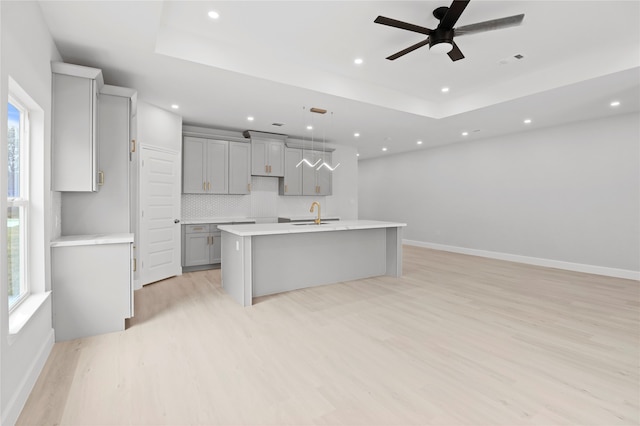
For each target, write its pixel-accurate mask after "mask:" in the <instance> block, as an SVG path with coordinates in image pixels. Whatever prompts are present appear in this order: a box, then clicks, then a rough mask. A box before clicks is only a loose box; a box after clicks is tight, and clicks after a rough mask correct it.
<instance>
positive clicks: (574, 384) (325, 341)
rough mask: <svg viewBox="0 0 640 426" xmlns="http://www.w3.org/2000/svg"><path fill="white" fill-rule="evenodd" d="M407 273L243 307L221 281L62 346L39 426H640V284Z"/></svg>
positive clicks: (182, 288)
mask: <svg viewBox="0 0 640 426" xmlns="http://www.w3.org/2000/svg"><path fill="white" fill-rule="evenodd" d="M404 254H405V260H404V276H403V277H402V278H401V279H394V278H389V277H381V278H375V279H367V280H359V281H353V282H348V283H340V284H335V285H329V286H323V287H316V288H313V289H304V290H298V291H294V292H290V293H286V294H280V295H275V296H268V297H264V298H262V299H260V300H258V303H257V304H255V305H254V306H252V307H249V308H242V307H240V306H239V305H238V304H236V303H235V302H233V301H232V300H231V298H230V297H229V296H227V295H226V294H225V293H224V292H223V290H222V288H221V286H220V271H219V270H215V271H205V272H193V273H188V274H185V275H183V276H181V277H177V278H173V279H169V280H165V281H162V282H159V283H156V284H152V285H149V286H146V287H145V288H144V289H142V290H140V291H137V292H136V316H135V319H133V320H132V321H131V323H130V327H129V328H128V329H127V330H126V331H124V332H120V333H111V334H108V335H102V336H97V337H93V338H86V339H80V340H75V341H70V342H64V343H57V344H56V345H55V346H54V348H53V352H52V353H51V355H50V357H49V360H48V362H47V364H46V366H45V368H44V371H43V373H42V375H41V376H40V379H39V380H38V382H37V384H36V387H35V389H34V391H33V392H32V394H31V396H30V398H29V401H28V402H27V404H26V407H25V408H24V410H23V412H22V415H21V417H20V419H19V422H18V423H19V424H37V425H45V424H49V425H54V424H55V425H57V424H74V425H92V424H101V425H119V424H146V425H181V424H223V425H235V424H252V425H279V424H295V425H304V424H335V425H381V424H388V425H411V424H419V425H452V424H466V425H534V424H535V425H618V424H625V425H638V424H639V423H640V417H639V412H640V411H639V400H640V379H639V362H640V361H639V359H640V354H639V347H640V343H639V336H640V325H639V322H640V318H639V312H640V311H639V308H640V285H639V283H638V282H635V281H631V280H622V279H613V278H605V277H600V276H595V275H588V274H581V273H572V272H567V271H561V270H554V269H545V268H540V267H534V266H528V265H521V264H516V263H509V262H503V261H498V260H490V259H483V258H478V257H472V256H464V255H459V254H452V253H446V252H438V251H432V250H427V249H422V248H415V247H405V252H404Z"/></svg>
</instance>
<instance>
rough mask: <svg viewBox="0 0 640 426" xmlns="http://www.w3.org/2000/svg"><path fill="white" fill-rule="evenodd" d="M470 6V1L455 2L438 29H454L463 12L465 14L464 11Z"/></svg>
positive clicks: (457, 0)
mask: <svg viewBox="0 0 640 426" xmlns="http://www.w3.org/2000/svg"><path fill="white" fill-rule="evenodd" d="M468 4H469V0H454V1H453V3H451V6H449V10H448V11H447V14H446V15H444V17H443V18H442V20H441V21H440V24H439V25H438V28H442V29H445V30H450V29H452V28H453V26H454V25H455V24H456V22H458V19H459V18H460V15H462V12H464V9H465V8H466V7H467V5H468Z"/></svg>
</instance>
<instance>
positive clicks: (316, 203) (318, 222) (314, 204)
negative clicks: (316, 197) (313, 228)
mask: <svg viewBox="0 0 640 426" xmlns="http://www.w3.org/2000/svg"><path fill="white" fill-rule="evenodd" d="M315 206H318V218H317V219H315V220H314V222H315V223H316V225H320V222H321V220H320V203H319V202H317V201H314V202H313V203H311V210H309V211H310V212H311V213H313V208H314V207H315Z"/></svg>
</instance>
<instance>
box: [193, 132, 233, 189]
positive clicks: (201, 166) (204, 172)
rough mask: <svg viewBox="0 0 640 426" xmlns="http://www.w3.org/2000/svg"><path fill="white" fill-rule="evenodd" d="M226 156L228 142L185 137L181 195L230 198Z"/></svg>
mask: <svg viewBox="0 0 640 426" xmlns="http://www.w3.org/2000/svg"><path fill="white" fill-rule="evenodd" d="M227 155H228V142H227V141H220V140H213V139H204V138H196V137H191V136H185V137H184V144H183V152H182V156H183V168H182V192H183V193H185V194H227V193H228V192H229V181H228V178H227V174H228V160H227Z"/></svg>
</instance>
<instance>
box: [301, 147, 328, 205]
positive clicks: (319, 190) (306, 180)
mask: <svg viewBox="0 0 640 426" xmlns="http://www.w3.org/2000/svg"><path fill="white" fill-rule="evenodd" d="M303 155H304V157H305V158H306V159H307V160H308V161H309V162H311V164H315V163H316V162H317V161H318V160H320V162H319V163H318V164H317V165H316V167H309V166H307V165H306V164H302V165H301V166H300V168H301V169H302V195H331V193H332V180H333V179H332V172H331V171H330V170H329V169H327V168H326V167H322V168H320V170H318V166H320V164H322V162H323V161H326V162H327V163H328V164H331V153H330V152H322V151H309V150H304V152H303Z"/></svg>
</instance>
